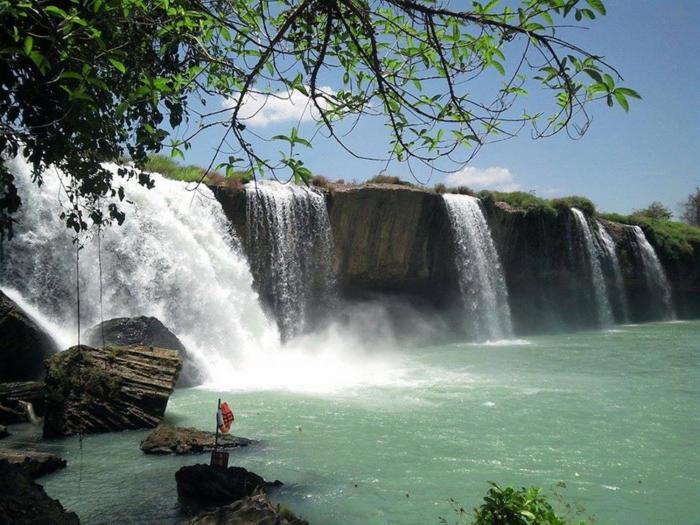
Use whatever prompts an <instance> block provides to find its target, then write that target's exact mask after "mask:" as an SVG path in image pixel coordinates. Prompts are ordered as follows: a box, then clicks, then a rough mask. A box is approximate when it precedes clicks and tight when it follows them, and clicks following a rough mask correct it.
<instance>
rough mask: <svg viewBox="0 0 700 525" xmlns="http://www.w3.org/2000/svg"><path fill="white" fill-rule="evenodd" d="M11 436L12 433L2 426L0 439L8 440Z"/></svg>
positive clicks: (0, 426)
mask: <svg viewBox="0 0 700 525" xmlns="http://www.w3.org/2000/svg"><path fill="white" fill-rule="evenodd" d="M9 435H10V433H9V432H8V431H7V428H6V427H4V426H2V425H0V439H2V438H6V437H7V436H9Z"/></svg>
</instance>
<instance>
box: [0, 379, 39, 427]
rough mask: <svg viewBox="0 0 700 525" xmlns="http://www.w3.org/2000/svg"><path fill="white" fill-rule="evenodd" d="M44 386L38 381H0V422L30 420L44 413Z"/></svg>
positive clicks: (10, 423)
mask: <svg viewBox="0 0 700 525" xmlns="http://www.w3.org/2000/svg"><path fill="white" fill-rule="evenodd" d="M45 401H46V388H45V386H44V383H41V382H39V381H21V382H11V383H0V424H3V425H12V424H15V423H26V422H28V421H31V417H30V416H34V417H41V416H43V415H44V410H45Z"/></svg>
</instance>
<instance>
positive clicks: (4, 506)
mask: <svg viewBox="0 0 700 525" xmlns="http://www.w3.org/2000/svg"><path fill="white" fill-rule="evenodd" d="M0 523H12V524H13V525H41V524H51V525H80V520H79V519H78V516H76V514H75V513H73V512H69V511H67V510H66V509H65V508H63V505H61V503H60V502H59V501H58V500H55V499H52V498H50V497H49V496H47V494H46V492H44V489H43V488H42V487H41V486H40V485H37V484H36V483H35V482H34V481H33V480H32V478H31V477H30V476H29V474H28V473H27V471H25V470H24V469H22V468H21V467H19V466H17V465H11V464H10V463H8V462H7V461H0Z"/></svg>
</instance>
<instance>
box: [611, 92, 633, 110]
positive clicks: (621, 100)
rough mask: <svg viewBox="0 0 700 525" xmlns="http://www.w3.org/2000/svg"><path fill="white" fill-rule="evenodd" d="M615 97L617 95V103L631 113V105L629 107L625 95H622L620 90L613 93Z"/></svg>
mask: <svg viewBox="0 0 700 525" xmlns="http://www.w3.org/2000/svg"><path fill="white" fill-rule="evenodd" d="M613 95H615V99H616V100H617V103H618V104H620V106H621V107H622V109H624V110H625V111H629V110H630V105H629V103H628V102H627V99H626V98H625V95H623V94H622V93H620V90H619V89H616V90H615V91H614V92H613Z"/></svg>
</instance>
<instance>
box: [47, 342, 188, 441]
mask: <svg viewBox="0 0 700 525" xmlns="http://www.w3.org/2000/svg"><path fill="white" fill-rule="evenodd" d="M181 366H182V360H181V359H180V357H179V356H178V355H177V352H176V351H175V350H169V349H164V348H155V347H144V346H131V347H124V346H122V347H116V346H115V347H107V348H106V349H105V350H102V349H97V348H92V347H89V346H84V345H83V346H74V347H72V348H70V349H68V350H66V351H64V352H61V353H59V354H56V355H54V356H53V357H52V358H51V359H49V360H48V362H47V373H46V389H47V399H46V404H47V405H46V408H47V410H46V418H45V421H44V436H46V437H50V436H69V435H72V434H77V433H85V434H90V433H96V432H112V431H119V430H127V429H137V428H152V427H155V426H156V425H157V424H158V423H159V422H160V420H161V419H162V417H163V414H164V412H165V408H166V406H167V404H168V398H169V397H170V394H171V393H172V391H173V388H174V385H175V381H176V380H177V376H178V373H179V372H180V368H181Z"/></svg>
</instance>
